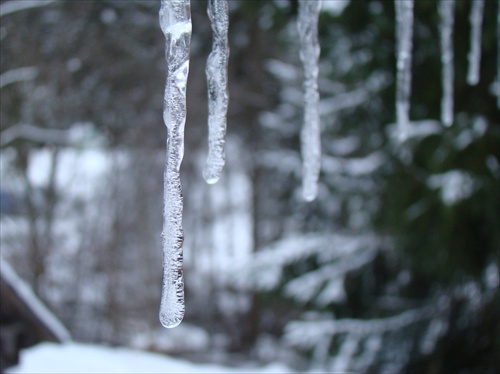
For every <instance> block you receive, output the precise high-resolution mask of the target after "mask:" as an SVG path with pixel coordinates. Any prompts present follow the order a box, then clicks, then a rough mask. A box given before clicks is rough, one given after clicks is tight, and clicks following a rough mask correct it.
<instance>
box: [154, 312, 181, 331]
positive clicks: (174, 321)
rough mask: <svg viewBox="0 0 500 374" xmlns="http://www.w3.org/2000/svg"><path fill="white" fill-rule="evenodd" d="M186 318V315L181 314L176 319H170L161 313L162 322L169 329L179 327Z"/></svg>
mask: <svg viewBox="0 0 500 374" xmlns="http://www.w3.org/2000/svg"><path fill="white" fill-rule="evenodd" d="M183 319H184V315H182V316H180V317H179V318H175V319H169V318H165V317H164V316H162V315H161V314H160V323H161V324H162V326H163V327H165V328H167V329H173V328H174V327H177V326H179V325H180V324H181V322H182V320H183Z"/></svg>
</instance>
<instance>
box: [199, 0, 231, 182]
mask: <svg viewBox="0 0 500 374" xmlns="http://www.w3.org/2000/svg"><path fill="white" fill-rule="evenodd" d="M207 13H208V17H209V18H210V22H211V25H212V31H213V44H212V52H211V53H210V55H209V56H208V60H207V69H206V73H207V85H208V158H207V163H206V165H205V169H204V170H203V177H204V178H205V181H206V182H207V183H210V184H213V183H216V182H217V181H218V180H219V178H220V176H221V173H222V169H223V168H224V164H225V153H224V143H225V135H226V122H227V106H228V101H229V94H228V88H227V62H228V58H229V43H228V38H227V33H228V27H229V10H228V4H227V0H209V2H208V8H207Z"/></svg>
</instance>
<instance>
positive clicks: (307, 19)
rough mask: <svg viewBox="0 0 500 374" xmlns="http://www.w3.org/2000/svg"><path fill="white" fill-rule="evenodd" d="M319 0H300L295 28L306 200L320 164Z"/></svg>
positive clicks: (314, 192) (310, 196) (312, 190)
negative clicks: (301, 75)
mask: <svg viewBox="0 0 500 374" xmlns="http://www.w3.org/2000/svg"><path fill="white" fill-rule="evenodd" d="M320 9H321V1H320V0H317V1H311V0H299V16H298V28H299V34H300V59H301V61H302V64H303V66H304V91H305V93H304V101H305V107H304V124H303V127H302V133H301V146H302V158H303V179H302V188H303V195H304V199H305V200H306V201H312V200H314V199H315V198H316V195H317V193H318V178H319V172H320V166H321V136H320V135H321V134H320V119H319V92H318V71H319V68H318V62H319V53H320V46H319V41H318V17H319V12H320Z"/></svg>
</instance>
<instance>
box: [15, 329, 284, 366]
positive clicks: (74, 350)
mask: <svg viewBox="0 0 500 374" xmlns="http://www.w3.org/2000/svg"><path fill="white" fill-rule="evenodd" d="M169 331H171V330H169ZM291 372H292V371H291V370H290V369H289V368H287V367H286V366H284V365H282V364H278V363H273V364H270V365H268V366H266V367H263V368H250V367H245V368H243V367H239V368H227V367H224V366H220V365H211V364H194V363H191V362H188V361H184V360H179V359H175V358H172V357H168V356H164V355H160V354H155V353H147V352H141V351H134V350H131V349H126V348H111V347H105V346H98V345H89V344H81V343H67V344H63V345H60V344H53V343H43V344H39V345H37V346H34V347H32V348H30V349H27V350H24V351H23V352H21V363H20V365H19V366H17V367H14V368H11V369H9V370H7V373H9V374H14V373H19V374H20V373H30V374H36V373H51V374H57V373H61V374H62V373H64V374H71V373H85V374H91V373H107V374H111V373H120V374H125V373H148V374H150V373H176V374H177V373H218V374H219V373H220V374H222V373H291Z"/></svg>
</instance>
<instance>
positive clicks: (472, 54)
mask: <svg viewBox="0 0 500 374" xmlns="http://www.w3.org/2000/svg"><path fill="white" fill-rule="evenodd" d="M483 10H484V0H474V2H473V3H472V8H471V12H470V16H469V21H470V25H471V33H470V50H469V55H468V59H469V71H468V72H467V83H468V84H470V85H476V84H478V82H479V66H480V63H481V28H482V26H483Z"/></svg>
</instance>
